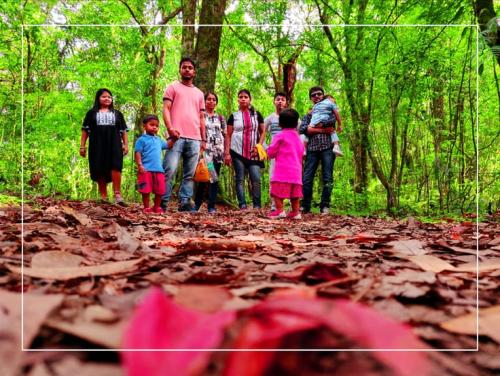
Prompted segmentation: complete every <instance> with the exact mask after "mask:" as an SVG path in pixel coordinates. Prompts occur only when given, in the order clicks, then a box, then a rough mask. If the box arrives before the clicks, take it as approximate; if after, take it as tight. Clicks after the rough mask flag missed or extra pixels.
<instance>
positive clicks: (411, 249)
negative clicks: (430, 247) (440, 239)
mask: <svg viewBox="0 0 500 376" xmlns="http://www.w3.org/2000/svg"><path fill="white" fill-rule="evenodd" d="M387 245H389V246H392V247H393V249H392V250H393V252H394V253H398V254H401V255H411V256H417V255H424V254H426V253H427V252H426V251H425V249H424V248H423V247H422V243H421V242H420V240H417V239H410V240H396V241H393V242H390V243H387Z"/></svg>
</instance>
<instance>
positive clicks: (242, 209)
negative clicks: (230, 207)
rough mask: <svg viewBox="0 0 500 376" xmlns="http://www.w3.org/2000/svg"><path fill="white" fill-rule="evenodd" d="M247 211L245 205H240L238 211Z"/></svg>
mask: <svg viewBox="0 0 500 376" xmlns="http://www.w3.org/2000/svg"><path fill="white" fill-rule="evenodd" d="M247 209H248V208H247V206H246V205H241V206H240V210H241V211H244V210H247Z"/></svg>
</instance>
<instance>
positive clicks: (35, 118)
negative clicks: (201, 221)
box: [0, 0, 500, 217]
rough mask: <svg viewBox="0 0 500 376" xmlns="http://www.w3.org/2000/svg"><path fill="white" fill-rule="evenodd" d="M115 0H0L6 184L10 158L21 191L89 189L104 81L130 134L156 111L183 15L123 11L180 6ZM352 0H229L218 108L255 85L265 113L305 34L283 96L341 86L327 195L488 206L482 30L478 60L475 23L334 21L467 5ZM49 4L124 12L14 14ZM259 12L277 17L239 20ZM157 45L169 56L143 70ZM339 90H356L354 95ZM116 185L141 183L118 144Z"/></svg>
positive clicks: (404, 17)
mask: <svg viewBox="0 0 500 376" xmlns="http://www.w3.org/2000/svg"><path fill="white" fill-rule="evenodd" d="M126 3H127V4H128V5H129V7H130V10H131V11H132V12H133V13H134V15H133V16H132V14H131V12H130V10H129V9H128V8H127V7H126V6H125V5H124V3H123V2H122V1H116V0H115V1H112V0H107V1H76V0H66V1H64V2H63V1H57V0H51V1H44V2H37V1H28V2H26V5H25V6H24V8H22V9H21V8H20V5H19V4H15V3H12V2H3V3H2V4H0V14H1V15H2V18H1V21H0V22H1V30H0V39H1V42H2V44H3V45H4V46H10V47H9V48H7V49H4V51H2V54H0V64H1V66H2V69H1V70H0V79H1V80H2V85H1V86H0V108H1V111H2V117H0V143H1V145H2V148H0V189H1V190H2V192H7V194H9V195H10V194H11V195H19V194H20V191H21V188H20V187H21V176H20V174H19V172H20V171H21V170H22V171H24V182H25V187H24V188H25V193H26V194H28V195H55V194H58V195H62V196H66V197H71V198H76V199H86V198H89V197H96V196H97V193H96V188H95V186H94V185H93V184H92V183H91V181H90V179H89V177H88V166H87V160H86V159H83V158H81V157H79V156H78V146H79V138H80V134H81V122H82V119H83V117H84V115H85V112H86V111H87V110H88V109H89V108H90V107H91V105H92V102H93V99H94V95H95V92H96V90H97V89H98V88H100V87H108V88H109V89H110V90H111V91H112V92H113V94H114V97H115V105H116V106H117V107H118V108H119V109H120V110H121V111H122V112H123V113H124V114H125V117H126V120H127V124H128V126H129V127H130V128H131V131H132V132H130V133H129V135H130V137H129V138H130V145H129V149H130V150H133V142H134V136H135V135H137V133H139V132H140V130H138V129H135V126H136V124H138V123H139V121H140V117H141V116H142V115H141V114H143V113H144V112H150V111H152V110H153V106H154V104H155V103H156V106H157V114H158V115H161V114H160V111H161V103H162V94H163V90H164V88H165V87H166V85H167V84H168V83H170V82H172V81H173V80H176V79H177V78H178V65H177V64H178V57H179V53H180V35H181V31H182V29H181V27H178V26H174V25H175V24H179V23H180V22H181V18H180V16H178V17H177V18H174V19H173V20H172V21H171V27H147V28H146V29H141V28H139V27H135V26H136V19H137V21H139V22H141V23H145V24H152V23H155V22H157V21H158V17H160V16H161V14H162V13H163V14H168V13H170V12H172V11H173V10H174V9H176V8H177V7H178V6H179V5H180V1H174V0H172V1H161V2H159V1H156V0H153V1H148V2H144V1H140V0H130V1H127V2H126ZM362 3H363V2H358V1H354V2H341V1H329V2H322V1H319V2H316V1H300V2H299V1H282V0H275V1H266V2H261V1H255V0H245V1H238V2H228V9H227V11H226V22H228V23H232V24H239V25H242V26H240V27H234V28H233V30H231V29H230V28H229V27H224V29H223V34H222V42H221V47H220V59H219V67H218V71H217V78H216V86H215V88H216V92H217V93H218V95H219V105H218V110H219V112H220V113H222V114H223V115H225V116H229V114H231V113H232V112H233V111H235V110H236V109H237V101H236V93H237V91H238V90H239V89H241V88H247V89H249V90H250V91H251V93H252V97H253V105H254V106H255V108H256V109H258V110H259V111H260V112H261V113H262V114H263V115H264V116H267V115H268V114H270V113H271V112H273V111H274V107H273V103H272V98H273V94H274V90H275V83H276V80H277V81H280V79H281V78H280V77H279V75H280V70H279V69H278V67H279V66H280V64H283V63H284V62H286V61H287V59H289V58H290V56H291V55H292V54H293V52H294V51H295V50H296V48H297V46H299V45H301V44H304V45H305V48H304V50H303V51H302V52H301V54H300V56H299V59H298V61H297V82H296V86H295V89H294V96H295V103H294V107H295V108H296V109H297V110H298V111H299V113H300V114H302V115H303V114H306V113H307V112H308V111H309V109H310V107H311V103H310V101H309V99H308V90H309V88H310V87H311V86H314V85H321V86H323V87H324V88H325V91H326V92H328V93H332V94H333V95H334V96H335V98H336V99H337V102H338V104H339V107H340V110H341V115H342V118H343V122H344V132H343V133H341V134H340V135H339V136H340V139H341V144H342V149H343V151H344V154H345V156H344V157H343V158H338V159H337V160H336V163H335V170H334V190H333V194H332V208H334V211H336V212H338V213H346V214H356V215H370V214H373V213H376V214H378V215H380V214H381V213H383V212H384V211H385V209H386V204H387V188H386V187H385V186H384V184H383V179H384V178H386V179H387V181H388V182H389V185H390V186H391V187H393V188H394V191H395V196H396V199H397V202H396V206H395V207H393V208H391V211H392V213H393V214H395V215H414V216H435V217H439V216H443V215H445V214H446V216H451V215H459V214H462V213H468V212H475V209H476V203H477V202H476V201H477V195H476V190H477V189H478V190H479V199H478V203H479V209H480V213H483V214H484V213H485V212H486V211H488V210H498V208H499V206H500V202H499V199H498V197H500V185H499V184H498V181H499V174H498V169H497V168H496V166H498V164H499V157H500V153H499V152H498V146H497V145H498V138H499V130H498V129H499V127H498V119H499V116H500V106H499V98H500V95H499V92H498V77H497V75H498V65H495V64H496V61H495V58H494V56H493V53H492V52H491V49H490V48H489V47H488V46H487V45H486V44H485V43H483V42H482V40H481V39H480V45H479V53H480V54H479V57H478V59H477V60H476V54H475V51H476V45H475V41H476V35H475V33H476V30H475V29H474V28H461V27H444V26H437V27H411V28H410V27H395V28H392V27H364V28H360V27H343V26H341V25H343V24H360V23H364V24H371V25H377V24H391V23H393V24H395V25H398V24H415V23H425V24H446V23H464V24H468V23H470V19H471V15H472V14H473V10H472V7H471V5H470V2H467V1H465V0H461V1H459V2H456V1H444V2H439V3H438V2H434V1H423V2H422V1H405V2H396V3H394V2H383V1H373V2H368V3H367V4H368V6H367V8H366V9H364V10H363V9H362V8H360V7H359V6H360V4H362ZM318 5H319V9H318ZM20 10H21V11H20ZM318 10H320V11H321V14H322V15H323V16H326V17H328V20H329V24H330V25H339V26H338V27H334V26H331V27H330V30H331V33H332V34H331V40H328V38H327V37H326V34H325V32H324V30H323V28H321V27H317V25H318V24H319V22H320V17H319V13H318ZM61 20H64V22H65V23H67V24H73V25H77V24H80V25H95V24H107V25H130V26H131V27H127V26H109V27H108V26H99V27H97V26H96V27H92V26H87V27H81V26H80V27H78V26H66V27H56V26H45V27H41V26H25V27H24V29H23V30H21V28H20V25H21V24H25V25H28V24H54V23H61V22H63V21H61ZM257 23H258V24H272V25H278V26H262V27H252V26H245V25H249V24H257ZM304 23H310V24H315V25H316V26H303V24H304ZM21 33H22V34H23V36H24V39H23V43H24V50H21ZM335 48H336V49H337V51H335ZM162 49H164V50H165V63H164V65H163V66H161V67H160V74H159V76H158V78H155V76H154V74H155V71H156V69H158V68H159V64H160V63H159V61H160V60H159V56H160V51H161V50H162ZM21 55H22V56H23V67H22V66H21V60H20V57H21ZM477 64H479V70H480V72H479V77H477V76H476V65H477ZM22 68H24V69H22ZM346 68H348V71H349V72H348V75H347V76H346ZM21 72H22V73H23V76H24V80H22V79H21V78H22V77H21ZM273 74H274V75H275V79H274V80H273ZM476 80H479V81H478V87H479V96H478V95H477V93H476ZM21 84H23V95H24V102H23V111H21V100H20V93H21ZM350 92H353V93H354V94H353V97H352V98H350V97H349V95H348V93H350ZM476 101H478V103H476ZM477 104H478V106H476V105H477ZM368 108H369V109H370V112H369V123H367V124H363V123H362V122H360V121H359V119H357V118H356V116H355V114H356V113H357V112H362V111H361V110H362V109H368ZM477 108H478V109H479V113H477ZM21 123H22V124H23V126H24V134H23V136H24V138H23V139H24V161H23V162H24V163H21V136H22V133H21ZM476 125H477V126H478V128H476ZM363 127H367V129H368V142H369V145H370V151H371V153H372V154H371V156H372V159H371V160H370V161H369V162H368V164H367V166H366V173H367V176H368V184H367V187H366V190H365V191H364V192H363V193H361V194H360V193H356V192H355V191H354V188H353V187H354V183H355V180H356V174H355V170H354V164H355V163H354V162H356V160H357V159H359V154H358V152H357V151H356V142H357V141H358V139H359V133H360V131H361V130H362V128H363ZM478 130H479V134H478ZM478 136H479V144H478V145H476V143H475V141H476V138H477V137H478ZM394 140H395V142H393V141H394ZM373 162H375V163H378V164H379V167H380V171H378V172H377V171H375V165H374V163H373ZM21 165H22V169H21ZM394 166H395V171H396V173H395V175H393V174H392V171H393V170H394ZM231 175H232V172H231V170H229V169H227V168H223V172H222V176H221V185H222V186H223V187H224V189H223V191H224V199H225V200H226V201H227V202H234V190H232V189H231V184H232V181H233V180H232V176H231ZM476 179H478V183H479V188H478V186H477V183H476ZM319 180H320V179H319V176H318V177H317V179H316V182H315V186H314V190H315V197H319V192H320V189H321V185H320V182H319ZM268 181H269V176H268V172H267V170H265V171H264V172H263V185H262V192H263V201H264V202H268V201H269V195H268ZM123 185H124V191H125V192H124V193H125V196H126V197H127V198H128V199H129V200H131V199H136V200H138V199H139V195H138V194H137V193H136V192H135V187H134V186H135V168H134V165H133V159H132V156H131V155H130V156H128V157H127V158H126V159H125V164H124V170H123ZM1 200H3V199H1V198H0V201H1Z"/></svg>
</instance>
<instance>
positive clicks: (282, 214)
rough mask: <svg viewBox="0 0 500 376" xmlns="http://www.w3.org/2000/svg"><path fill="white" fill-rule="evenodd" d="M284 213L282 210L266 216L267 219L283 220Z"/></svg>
mask: <svg viewBox="0 0 500 376" xmlns="http://www.w3.org/2000/svg"><path fill="white" fill-rule="evenodd" d="M285 217H286V213H285V212H284V211H283V210H272V211H270V212H269V213H268V214H267V218H285Z"/></svg>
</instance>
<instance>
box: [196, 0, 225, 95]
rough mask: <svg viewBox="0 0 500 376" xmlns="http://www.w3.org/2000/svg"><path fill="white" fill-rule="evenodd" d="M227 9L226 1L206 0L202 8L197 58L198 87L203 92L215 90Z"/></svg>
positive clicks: (197, 40) (197, 39) (197, 41)
mask: <svg viewBox="0 0 500 376" xmlns="http://www.w3.org/2000/svg"><path fill="white" fill-rule="evenodd" d="M225 9H226V0H212V1H209V0H204V1H203V4H202V7H201V12H200V25H201V26H200V27H199V28H198V36H197V38H196V49H195V57H196V60H197V62H198V69H197V71H198V72H197V75H196V86H198V87H199V88H200V89H201V90H202V91H203V92H206V91H213V90H214V86H215V77H216V73H217V66H218V63H219V48H220V41H221V36H222V27H221V26H220V25H222V23H223V22H224V11H225ZM205 25H214V26H205Z"/></svg>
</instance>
